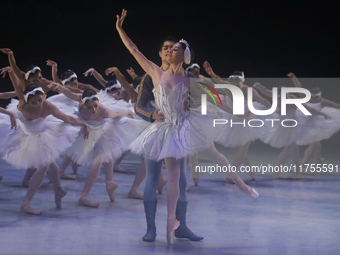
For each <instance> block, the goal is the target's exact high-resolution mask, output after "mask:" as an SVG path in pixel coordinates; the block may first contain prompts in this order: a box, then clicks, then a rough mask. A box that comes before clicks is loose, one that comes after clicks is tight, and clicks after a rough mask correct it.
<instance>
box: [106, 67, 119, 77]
mask: <svg viewBox="0 0 340 255" xmlns="http://www.w3.org/2000/svg"><path fill="white" fill-rule="evenodd" d="M118 71H119V70H118V68H117V67H109V68H108V69H106V70H105V74H106V75H110V74H111V75H112V76H113V75H115V74H116V73H117V72H118Z"/></svg>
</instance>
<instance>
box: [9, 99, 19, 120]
mask: <svg viewBox="0 0 340 255" xmlns="http://www.w3.org/2000/svg"><path fill="white" fill-rule="evenodd" d="M18 104H19V100H17V99H14V98H12V99H11V102H10V103H9V104H8V105H7V106H6V109H7V110H9V111H11V112H13V113H14V115H15V116H17V111H18V108H17V106H18Z"/></svg>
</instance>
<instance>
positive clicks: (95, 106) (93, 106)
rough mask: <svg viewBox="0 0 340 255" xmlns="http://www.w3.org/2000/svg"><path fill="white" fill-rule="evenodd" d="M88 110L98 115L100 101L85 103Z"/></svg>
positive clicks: (94, 100)
mask: <svg viewBox="0 0 340 255" xmlns="http://www.w3.org/2000/svg"><path fill="white" fill-rule="evenodd" d="M85 107H86V109H88V110H90V111H91V112H92V113H96V112H97V111H98V108H99V101H98V100H97V99H93V100H88V101H86V102H85Z"/></svg>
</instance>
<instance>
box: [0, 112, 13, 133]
mask: <svg viewBox="0 0 340 255" xmlns="http://www.w3.org/2000/svg"><path fill="white" fill-rule="evenodd" d="M0 113H3V114H6V115H8V116H9V118H10V120H11V129H13V128H15V129H17V121H16V118H15V115H14V113H13V112H11V111H8V110H6V109H4V108H2V107H0Z"/></svg>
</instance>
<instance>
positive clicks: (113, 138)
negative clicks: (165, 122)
mask: <svg viewBox="0 0 340 255" xmlns="http://www.w3.org/2000/svg"><path fill="white" fill-rule="evenodd" d="M79 119H81V117H80V116H79ZM82 121H84V122H86V123H87V124H88V125H89V128H90V134H89V138H88V139H86V140H84V139H83V137H82V136H81V135H80V136H79V137H78V138H77V139H76V141H75V142H74V144H73V145H72V147H71V148H69V149H68V150H67V152H66V155H67V156H69V157H70V158H71V159H72V160H73V161H74V162H77V163H78V164H79V165H83V166H91V165H92V164H93V162H94V160H95V159H96V158H97V160H99V162H102V163H108V162H109V161H110V160H115V159H117V158H118V157H119V156H120V155H122V153H124V152H125V151H127V150H128V149H129V145H130V143H131V142H132V141H133V140H134V139H135V138H136V137H137V136H138V135H139V133H140V132H141V131H142V130H143V129H145V128H146V127H147V126H149V123H148V122H146V121H144V120H139V119H131V118H128V117H122V118H116V119H109V118H108V119H104V120H103V121H102V122H98V121H86V120H83V119H82Z"/></svg>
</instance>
